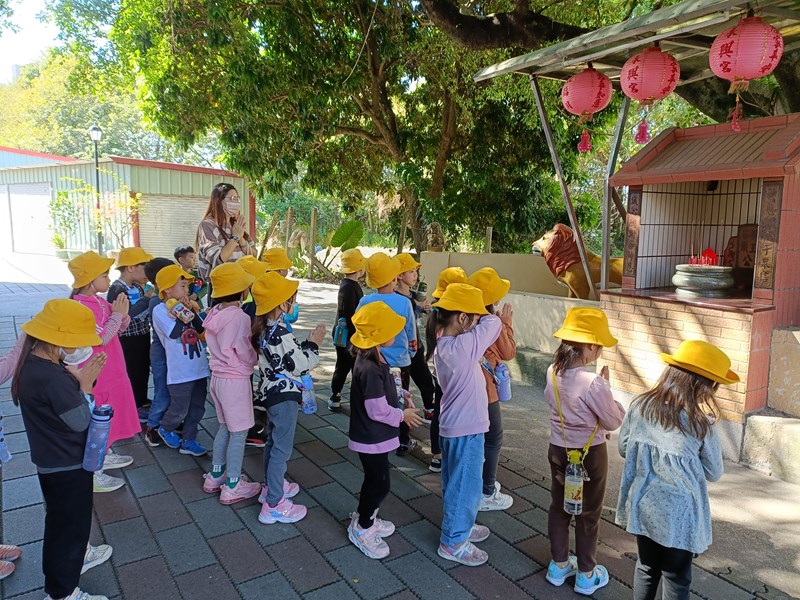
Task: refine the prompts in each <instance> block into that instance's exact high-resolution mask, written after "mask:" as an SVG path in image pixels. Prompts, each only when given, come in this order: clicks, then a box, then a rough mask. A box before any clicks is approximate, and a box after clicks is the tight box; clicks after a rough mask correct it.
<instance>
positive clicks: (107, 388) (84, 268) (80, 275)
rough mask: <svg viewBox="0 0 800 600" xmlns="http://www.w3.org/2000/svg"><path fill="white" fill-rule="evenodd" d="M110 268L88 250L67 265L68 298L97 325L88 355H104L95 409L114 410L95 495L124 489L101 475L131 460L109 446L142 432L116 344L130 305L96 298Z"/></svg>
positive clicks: (105, 288) (120, 482)
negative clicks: (97, 339) (96, 339)
mask: <svg viewBox="0 0 800 600" xmlns="http://www.w3.org/2000/svg"><path fill="white" fill-rule="evenodd" d="M112 264H114V259H113V258H105V257H102V256H100V255H99V254H97V253H96V252H94V251H92V250H90V251H89V252H84V253H83V254H81V255H79V256H76V257H75V258H73V259H72V260H71V261H69V263H68V265H67V266H68V267H69V270H70V272H71V273H72V276H73V277H74V279H75V281H74V282H73V283H72V294H71V295H70V298H72V299H73V300H76V301H77V302H80V303H81V304H83V305H84V306H86V307H87V308H88V309H89V310H91V311H92V314H94V318H95V321H96V322H97V331H98V334H99V335H100V339H101V340H102V344H101V345H98V346H95V347H94V348H93V349H92V353H93V354H97V353H98V352H104V353H105V354H106V357H107V361H106V366H105V368H104V369H103V372H102V373H100V376H99V378H98V379H97V383H96V384H95V386H94V395H95V398H96V399H97V404H98V405H99V404H110V405H111V406H112V407H113V408H114V418H113V419H112V420H111V431H110V433H109V435H108V455H107V456H106V462H105V464H104V465H103V469H102V470H100V471H96V472H95V474H94V489H95V491H96V492H112V491H114V490H117V489H119V488H121V487H122V486H123V485H125V480H124V479H122V478H120V477H113V476H111V475H109V474H108V473H106V472H105V471H106V470H108V469H119V468H122V467H127V466H128V465H130V464H131V463H133V458H131V457H130V456H125V455H121V454H117V453H116V452H114V450H112V447H111V445H112V444H113V443H114V442H116V441H118V440H124V439H127V438H130V437H133V436H134V435H136V434H137V433H139V432H140V431H141V430H142V426H141V424H140V423H139V415H138V413H137V410H136V400H135V399H134V396H133V388H132V387H131V382H130V379H129V378H128V370H127V368H126V366H125V356H124V354H123V352H122V344H121V343H120V340H119V334H120V332H122V331H125V330H126V329H127V328H128V326H129V325H130V322H131V318H130V316H129V315H128V309H129V308H130V302H129V301H128V296H127V295H126V294H122V295H119V296H117V297H116V298H115V299H114V302H113V303H109V302H108V301H107V300H106V299H105V298H103V297H102V296H100V295H99V294H104V293H105V292H107V291H108V288H109V284H110V282H109V278H108V271H109V269H110V268H111V265H112Z"/></svg>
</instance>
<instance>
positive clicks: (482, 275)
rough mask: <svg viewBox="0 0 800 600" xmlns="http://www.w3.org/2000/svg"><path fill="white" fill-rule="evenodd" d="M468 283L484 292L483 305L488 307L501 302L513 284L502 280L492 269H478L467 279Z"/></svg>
mask: <svg viewBox="0 0 800 600" xmlns="http://www.w3.org/2000/svg"><path fill="white" fill-rule="evenodd" d="M467 283H468V284H470V285H474V286H475V287H476V288H478V289H479V290H480V291H482V292H483V303H484V304H485V305H486V306H491V305H492V304H497V303H498V302H500V300H501V299H502V298H503V296H505V295H506V294H507V293H508V290H510V289H511V282H510V281H509V280H508V279H501V278H500V276H499V275H498V274H497V271H495V270H494V269H493V268H492V267H483V268H482V269H478V270H477V271H475V272H474V273H473V274H472V275H470V276H469V277H468V278H467Z"/></svg>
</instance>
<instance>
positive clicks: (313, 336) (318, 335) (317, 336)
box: [308, 323, 325, 346]
mask: <svg viewBox="0 0 800 600" xmlns="http://www.w3.org/2000/svg"><path fill="white" fill-rule="evenodd" d="M324 339H325V325H323V324H322V323H320V324H319V325H317V326H316V327H314V330H313V331H312V332H311V333H309V334H308V341H309V342H313V343H315V344H316V345H317V346H321V345H322V341H323V340H324Z"/></svg>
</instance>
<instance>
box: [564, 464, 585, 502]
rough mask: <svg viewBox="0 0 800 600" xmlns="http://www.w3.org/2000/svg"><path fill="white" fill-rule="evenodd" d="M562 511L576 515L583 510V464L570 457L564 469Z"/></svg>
mask: <svg viewBox="0 0 800 600" xmlns="http://www.w3.org/2000/svg"><path fill="white" fill-rule="evenodd" d="M564 511H565V512H567V513H569V514H571V515H576V516H577V515H579V514H581V513H582V512H583V465H582V464H581V463H580V462H572V459H571V458H570V462H569V463H568V464H567V469H566V471H564Z"/></svg>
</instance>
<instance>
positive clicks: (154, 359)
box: [147, 341, 169, 427]
mask: <svg viewBox="0 0 800 600" xmlns="http://www.w3.org/2000/svg"><path fill="white" fill-rule="evenodd" d="M150 369H151V370H152V372H153V402H152V404H151V405H150V414H148V415H147V426H148V427H158V426H159V425H160V424H161V418H162V417H163V416H164V413H166V412H167V409H168V408H169V389H167V353H166V351H165V350H164V346H162V345H161V342H159V341H155V342H153V343H152V344H150Z"/></svg>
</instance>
